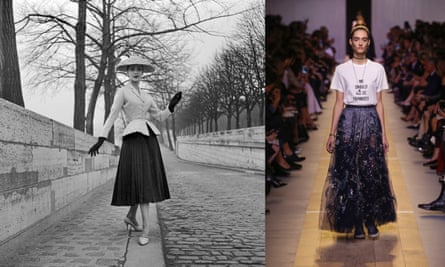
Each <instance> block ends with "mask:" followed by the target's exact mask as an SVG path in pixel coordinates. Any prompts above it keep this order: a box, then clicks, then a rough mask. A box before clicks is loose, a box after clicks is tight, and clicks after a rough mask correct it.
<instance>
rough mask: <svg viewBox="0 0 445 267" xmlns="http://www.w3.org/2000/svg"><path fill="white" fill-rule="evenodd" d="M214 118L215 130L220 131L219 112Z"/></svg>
mask: <svg viewBox="0 0 445 267" xmlns="http://www.w3.org/2000/svg"><path fill="white" fill-rule="evenodd" d="M213 120H214V121H215V132H217V131H218V113H217V112H215V115H213Z"/></svg>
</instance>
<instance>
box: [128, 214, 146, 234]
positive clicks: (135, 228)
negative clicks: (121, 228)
mask: <svg viewBox="0 0 445 267" xmlns="http://www.w3.org/2000/svg"><path fill="white" fill-rule="evenodd" d="M124 223H125V225H126V226H127V229H128V228H132V229H133V231H135V232H142V230H144V227H142V226H140V225H137V224H136V223H135V222H133V221H132V220H131V219H130V218H128V217H125V219H124Z"/></svg>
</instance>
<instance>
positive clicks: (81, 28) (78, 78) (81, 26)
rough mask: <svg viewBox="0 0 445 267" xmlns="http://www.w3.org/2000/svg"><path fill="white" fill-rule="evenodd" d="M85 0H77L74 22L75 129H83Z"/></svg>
mask: <svg viewBox="0 0 445 267" xmlns="http://www.w3.org/2000/svg"><path fill="white" fill-rule="evenodd" d="M86 14H87V3H86V0H79V4H78V22H77V24H76V49H75V55H76V75H75V81H74V121H73V126H74V128H75V129H77V130H80V131H82V132H83V131H85V91H86V89H85V32H86Z"/></svg>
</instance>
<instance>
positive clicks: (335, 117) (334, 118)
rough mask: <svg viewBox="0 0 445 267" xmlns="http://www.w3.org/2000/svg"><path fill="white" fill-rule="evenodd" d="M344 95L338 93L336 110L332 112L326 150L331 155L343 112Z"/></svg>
mask: <svg viewBox="0 0 445 267" xmlns="http://www.w3.org/2000/svg"><path fill="white" fill-rule="evenodd" d="M344 95H345V94H344V93H343V92H340V91H336V96H335V104H334V110H333V111H332V122H331V129H330V131H329V138H328V142H327V143H326V150H327V151H328V152H329V153H332V152H333V151H334V145H335V134H336V132H337V125H338V120H339V118H340V115H341V112H342V111H343V99H344Z"/></svg>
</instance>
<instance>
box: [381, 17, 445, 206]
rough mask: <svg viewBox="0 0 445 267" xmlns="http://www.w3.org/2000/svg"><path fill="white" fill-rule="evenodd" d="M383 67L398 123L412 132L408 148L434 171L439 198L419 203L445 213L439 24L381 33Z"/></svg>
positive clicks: (444, 42) (443, 42) (444, 89)
mask: <svg viewBox="0 0 445 267" xmlns="http://www.w3.org/2000/svg"><path fill="white" fill-rule="evenodd" d="M387 39H388V43H387V44H385V45H384V46H383V47H382V49H383V56H382V57H383V64H384V66H385V69H386V71H387V73H388V81H389V83H390V85H391V92H392V93H394V101H395V102H396V103H397V104H398V105H399V106H400V107H401V112H402V117H401V119H402V120H403V121H405V122H406V123H407V127H408V128H411V129H413V131H414V133H413V136H411V137H408V140H407V141H408V144H409V145H411V146H413V147H415V149H417V150H418V151H419V152H420V153H421V155H422V156H423V158H425V159H424V162H423V166H425V167H429V168H431V169H434V170H436V173H437V174H438V175H439V177H440V182H441V184H442V192H441V194H440V195H439V197H438V198H437V199H436V200H435V201H433V202H431V203H425V204H419V207H420V208H424V209H427V210H441V211H445V197H444V196H443V176H444V173H445V167H444V166H445V156H444V152H445V150H444V143H445V136H444V129H445V23H438V22H431V23H430V22H424V21H421V20H417V21H416V23H415V26H414V28H412V27H411V25H410V24H409V23H408V22H405V23H404V25H403V27H401V26H394V27H392V28H391V29H390V30H389V32H388V33H387Z"/></svg>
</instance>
